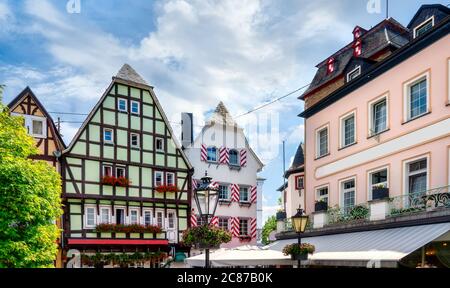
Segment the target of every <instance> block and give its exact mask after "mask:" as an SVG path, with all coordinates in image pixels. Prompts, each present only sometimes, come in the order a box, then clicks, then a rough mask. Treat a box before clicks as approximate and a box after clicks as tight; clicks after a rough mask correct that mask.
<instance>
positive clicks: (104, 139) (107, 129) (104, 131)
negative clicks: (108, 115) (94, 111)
mask: <svg viewBox="0 0 450 288" xmlns="http://www.w3.org/2000/svg"><path fill="white" fill-rule="evenodd" d="M107 131H110V132H111V140H106V132H107ZM103 142H104V143H109V144H113V143H114V129H111V128H103Z"/></svg>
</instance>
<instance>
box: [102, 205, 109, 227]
mask: <svg viewBox="0 0 450 288" xmlns="http://www.w3.org/2000/svg"><path fill="white" fill-rule="evenodd" d="M100 222H101V223H105V224H108V223H111V209H110V208H109V207H100Z"/></svg>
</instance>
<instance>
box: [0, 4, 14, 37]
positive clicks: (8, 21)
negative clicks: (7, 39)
mask: <svg viewBox="0 0 450 288" xmlns="http://www.w3.org/2000/svg"><path fill="white" fill-rule="evenodd" d="M13 21H14V15H13V13H12V11H11V8H10V7H9V5H8V2H6V1H3V0H0V33H4V32H8V31H9V30H11V29H12V26H13V24H12V22H13Z"/></svg>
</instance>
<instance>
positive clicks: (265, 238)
mask: <svg viewBox="0 0 450 288" xmlns="http://www.w3.org/2000/svg"><path fill="white" fill-rule="evenodd" d="M275 230H277V218H276V217H275V216H270V217H269V218H268V219H267V221H266V223H264V226H263V229H262V243H263V244H264V245H267V244H269V243H270V240H269V235H270V233H271V232H272V231H275Z"/></svg>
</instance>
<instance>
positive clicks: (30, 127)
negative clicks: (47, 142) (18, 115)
mask: <svg viewBox="0 0 450 288" xmlns="http://www.w3.org/2000/svg"><path fill="white" fill-rule="evenodd" d="M27 120H28V124H27ZM33 121H38V122H41V123H42V134H34V133H33ZM25 125H26V126H27V127H28V130H29V132H28V134H30V136H32V137H34V138H44V139H45V138H47V118H45V117H39V116H32V115H27V117H26V118H25Z"/></svg>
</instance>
